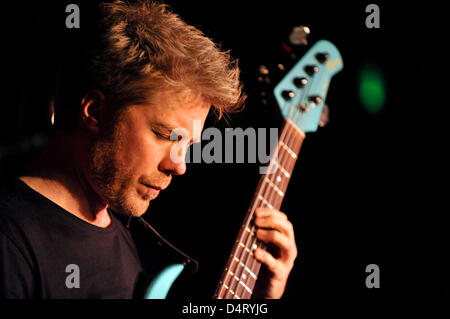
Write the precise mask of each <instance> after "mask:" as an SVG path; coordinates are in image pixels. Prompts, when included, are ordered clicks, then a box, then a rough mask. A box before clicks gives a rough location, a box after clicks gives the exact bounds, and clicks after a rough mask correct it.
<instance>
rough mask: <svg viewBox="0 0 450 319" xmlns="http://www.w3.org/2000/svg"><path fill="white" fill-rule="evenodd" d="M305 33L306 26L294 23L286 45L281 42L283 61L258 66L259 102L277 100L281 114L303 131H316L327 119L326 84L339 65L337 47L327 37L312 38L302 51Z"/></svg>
mask: <svg viewBox="0 0 450 319" xmlns="http://www.w3.org/2000/svg"><path fill="white" fill-rule="evenodd" d="M309 33H310V31H309V28H308V27H305V26H300V27H295V28H294V29H293V31H292V33H291V35H290V37H289V43H290V45H287V44H285V43H282V47H283V52H284V55H285V58H284V62H283V63H275V64H272V65H268V66H267V67H266V66H264V65H262V66H260V67H259V77H258V82H260V83H261V85H262V87H261V88H262V89H261V92H260V97H261V101H262V103H263V104H269V101H270V100H272V102H275V103H276V104H278V106H279V108H280V111H281V115H282V116H283V117H284V118H289V119H290V120H292V121H293V122H294V123H295V124H296V125H297V126H298V127H299V128H300V129H301V130H302V131H303V132H305V133H306V132H314V131H316V130H317V127H318V126H323V125H324V124H326V122H327V121H328V108H327V106H326V105H325V99H326V96H327V92H328V86H329V83H330V80H331V78H332V77H333V76H334V74H336V73H338V72H339V71H340V70H342V68H343V62H342V57H341V55H340V53H339V51H338V50H337V48H336V47H335V46H334V45H333V44H332V43H331V42H329V41H327V40H320V41H318V42H316V43H315V44H314V45H313V46H312V47H311V48H310V49H309V50H308V51H307V52H306V53H304V52H305V51H306V49H304V46H305V45H306V44H307V42H308V41H307V40H306V37H307V36H308V34H309ZM299 51H303V52H299ZM297 56H302V58H301V59H300V60H299V59H298V58H297ZM288 69H289V70H288ZM274 84H275V87H274Z"/></svg>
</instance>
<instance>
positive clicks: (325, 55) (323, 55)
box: [316, 52, 329, 64]
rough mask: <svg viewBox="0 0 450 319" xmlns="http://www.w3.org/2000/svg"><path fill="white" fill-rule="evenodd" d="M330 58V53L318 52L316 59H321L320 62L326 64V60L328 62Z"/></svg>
mask: <svg viewBox="0 0 450 319" xmlns="http://www.w3.org/2000/svg"><path fill="white" fill-rule="evenodd" d="M328 58H329V55H328V53H325V52H319V53H317V54H316V60H317V61H319V63H320V64H324V63H325V62H327V60H328Z"/></svg>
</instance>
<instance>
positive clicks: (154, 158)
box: [118, 134, 160, 175]
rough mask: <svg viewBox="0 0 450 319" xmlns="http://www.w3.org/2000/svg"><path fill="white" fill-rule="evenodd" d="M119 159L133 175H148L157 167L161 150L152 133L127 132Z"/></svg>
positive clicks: (121, 145)
mask: <svg viewBox="0 0 450 319" xmlns="http://www.w3.org/2000/svg"><path fill="white" fill-rule="evenodd" d="M120 148H121V150H120V151H119V152H118V155H119V156H120V158H119V159H118V160H119V161H120V162H121V163H122V165H123V166H125V167H127V170H129V172H130V173H131V174H132V175H136V174H137V175H148V174H150V173H152V172H153V171H154V170H156V169H157V165H158V159H159V156H160V154H159V151H158V147H157V144H156V143H155V141H153V140H152V137H151V136H150V134H126V135H125V136H124V138H123V139H122V141H121V143H120Z"/></svg>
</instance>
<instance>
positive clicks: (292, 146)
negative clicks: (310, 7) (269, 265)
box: [245, 68, 322, 285]
mask: <svg viewBox="0 0 450 319" xmlns="http://www.w3.org/2000/svg"><path fill="white" fill-rule="evenodd" d="M321 69H322V68H321ZM321 71H322V70H319V72H317V73H318V74H317V75H316V76H315V77H312V80H311V81H308V83H307V86H306V87H305V88H304V89H303V90H302V96H301V98H300V104H301V103H303V102H305V101H303V100H304V98H305V95H306V93H307V92H308V93H309V90H310V88H311V86H312V84H313V82H314V80H315V79H317V78H318V77H319V74H320V73H322V72H321ZM308 84H309V85H308ZM291 108H292V103H291V105H290V107H289V109H291ZM300 114H301V112H299V111H297V114H296V117H297V116H299V115H300ZM296 120H297V118H294V119H293V122H294V123H293V124H294V125H295V121H296ZM289 125H290V127H289V128H288V129H289V130H291V131H293V132H294V135H293V136H294V143H292V144H291V142H290V140H291V138H292V135H290V134H289V137H288V140H287V141H283V140H282V139H281V138H280V140H281V141H282V142H286V144H285V145H286V146H287V147H288V148H290V149H291V150H292V151H293V152H294V153H295V154H298V153H299V151H300V148H301V145H302V144H303V140H304V137H303V138H302V139H301V140H300V143H298V144H297V142H298V139H296V138H295V135H296V134H295V133H296V129H295V127H294V126H293V125H291V124H289ZM296 144H297V145H296ZM286 153H287V154H288V155H287V156H288V157H287V158H288V161H287V162H288V163H290V164H292V163H293V165H294V166H295V162H296V158H295V159H293V158H292V156H290V154H289V152H288V151H285V152H284V154H286ZM284 154H283V155H284ZM280 162H283V160H281V161H280ZM293 168H294V167H290V168H289V169H288V171H291V172H292V171H293ZM275 175H276V174H272V178H271V179H269V181H270V182H271V183H273V182H274V180H273V177H274V176H275ZM289 180H290V178H289V179H282V181H283V182H285V181H286V184H284V186H283V189H285V190H286V189H287V184H288V183H289ZM273 185H276V183H273ZM269 186H270V185H269V184H268V183H267V189H266V193H267V190H268V189H270V192H271V194H270V196H269V197H267V194H265V196H263V198H267V201H268V202H269V203H271V202H272V195H273V194H276V193H277V192H274V187H269ZM278 195H279V194H278ZM283 197H284V195H283ZM283 197H281V196H277V197H276V199H275V201H276V202H274V203H273V204H272V206H276V207H278V205H279V206H280V207H281V202H282V200H283ZM261 202H262V203H263V201H261ZM266 206H267V205H266ZM251 229H252V231H254V225H252V228H251ZM255 242H258V245H257V247H261V246H262V242H261V241H258V240H257V239H256V237H255V238H254V239H253V240H252V243H251V245H252V247H253V245H254V244H255ZM255 261H256V259H255V258H253V259H252V262H251V265H250V269H251V270H253V268H254V263H255ZM257 264H259V263H257ZM246 266H248V265H247V264H246ZM248 281H249V278H248V279H247V280H246V283H245V284H246V285H248Z"/></svg>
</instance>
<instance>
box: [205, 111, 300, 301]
mask: <svg viewBox="0 0 450 319" xmlns="http://www.w3.org/2000/svg"><path fill="white" fill-rule="evenodd" d="M304 138H305V134H304V133H303V132H302V131H301V130H300V129H299V128H298V127H297V126H296V125H295V124H294V123H293V122H292V121H291V120H289V119H287V120H285V122H284V125H283V129H282V132H281V135H280V137H279V139H278V144H277V147H276V150H275V151H274V152H273V155H272V157H271V160H270V162H269V167H268V173H267V174H264V175H262V176H261V178H260V180H259V183H258V186H257V187H256V192H255V195H254V196H253V199H252V201H251V204H250V207H249V209H248V211H247V214H246V215H245V218H244V222H243V223H242V226H241V228H240V231H239V234H238V236H237V239H236V242H235V244H234V246H233V249H232V251H231V255H230V257H229V258H228V261H227V264H226V267H225V270H224V272H223V274H222V277H221V280H220V282H219V285H218V286H217V289H216V292H215V295H214V298H215V299H248V298H250V297H251V296H252V294H253V289H254V286H255V283H256V280H257V279H258V273H259V270H260V267H261V263H260V262H258V261H257V260H256V259H255V257H254V255H253V250H254V249H255V248H263V249H266V248H267V247H266V246H265V245H264V243H262V242H261V241H259V240H258V239H257V238H256V234H255V230H256V228H255V226H254V223H253V216H254V212H255V209H256V208H259V207H268V208H271V209H277V210H279V209H280V207H281V203H282V201H283V198H284V194H285V193H286V189H287V186H288V183H289V180H290V178H291V175H292V171H293V169H294V166H295V163H296V160H297V158H298V154H299V152H300V148H301V146H302V143H303V140H304Z"/></svg>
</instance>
